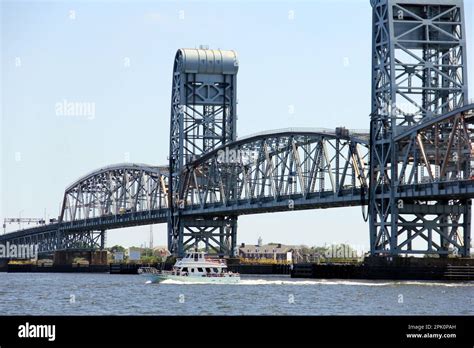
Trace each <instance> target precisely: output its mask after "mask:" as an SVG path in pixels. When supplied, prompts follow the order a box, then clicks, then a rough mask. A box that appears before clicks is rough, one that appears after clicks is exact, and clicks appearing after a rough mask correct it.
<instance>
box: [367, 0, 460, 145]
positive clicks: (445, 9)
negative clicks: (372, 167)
mask: <svg viewBox="0 0 474 348" xmlns="http://www.w3.org/2000/svg"><path fill="white" fill-rule="evenodd" d="M371 4H372V7H373V38H372V40H373V42H372V44H373V51H372V60H373V64H372V66H373V72H372V117H373V118H381V119H385V120H387V121H389V122H388V123H386V127H388V129H386V130H387V133H391V134H392V135H393V136H395V135H396V134H397V133H400V132H401V131H403V128H404V127H406V126H412V125H415V124H417V123H419V122H420V121H421V120H423V119H425V118H427V117H428V118H429V117H433V116H437V115H440V114H445V113H447V112H449V111H452V110H454V109H456V108H459V107H461V106H463V105H464V103H465V102H466V101H467V100H468V90H467V68H466V64H467V58H466V34H465V17H464V4H463V0H431V1H425V0H372V1H371Z"/></svg>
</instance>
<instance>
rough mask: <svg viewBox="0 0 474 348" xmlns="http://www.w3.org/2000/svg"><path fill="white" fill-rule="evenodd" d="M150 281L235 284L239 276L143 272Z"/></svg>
mask: <svg viewBox="0 0 474 348" xmlns="http://www.w3.org/2000/svg"><path fill="white" fill-rule="evenodd" d="M143 276H144V277H145V278H146V279H148V280H149V281H151V282H152V283H162V282H164V281H165V280H174V281H179V282H184V283H206V284H207V283H209V284H237V283H239V282H240V277H196V276H178V275H172V274H143Z"/></svg>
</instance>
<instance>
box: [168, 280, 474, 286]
mask: <svg viewBox="0 0 474 348" xmlns="http://www.w3.org/2000/svg"><path fill="white" fill-rule="evenodd" d="M160 284H163V285H204V284H206V285H209V283H207V282H196V281H181V280H172V279H167V280H165V281H163V282H161V283H160ZM210 285H227V286H229V285H231V286H253V285H259V286H265V285H289V286H315V285H319V286H324V285H344V286H379V287H380V286H445V287H466V286H467V287H474V282H460V283H457V282H456V283H454V282H451V283H450V282H430V281H370V280H367V281H360V280H357V281H353V280H337V279H334V280H325V279H320V280H296V279H295V280H274V279H272V280H269V279H242V280H241V281H240V282H239V283H237V284H219V283H215V284H210Z"/></svg>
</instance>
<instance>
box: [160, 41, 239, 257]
mask: <svg viewBox="0 0 474 348" xmlns="http://www.w3.org/2000/svg"><path fill="white" fill-rule="evenodd" d="M237 71H238V60H237V55H236V53H235V52H234V51H222V50H210V49H207V48H203V47H201V48H200V49H181V50H179V51H178V52H177V54H176V58H175V62H174V70H173V90H172V96H171V98H172V100H171V125H170V154H169V167H170V178H169V189H168V190H169V192H168V193H169V196H168V197H169V206H170V214H169V220H168V250H170V251H171V252H172V253H173V254H175V255H178V256H183V254H184V252H185V251H186V250H187V249H190V248H195V247H198V245H199V243H204V246H205V249H206V251H211V252H215V253H218V254H220V255H233V253H234V250H235V247H236V234H237V216H208V215H206V216H202V217H198V218H196V217H195V216H194V217H192V218H186V217H185V216H182V214H181V213H182V209H183V208H184V205H185V203H191V204H192V203H194V202H185V201H184V200H186V197H185V194H184V192H183V191H184V188H185V187H186V182H185V181H186V180H189V178H186V177H183V176H182V175H181V174H182V171H183V169H184V168H185V167H186V165H187V164H189V163H190V162H192V161H193V160H195V159H197V158H199V157H200V156H202V155H204V154H206V153H208V152H210V151H212V150H214V149H216V148H217V147H219V146H224V145H225V144H227V143H230V142H232V141H235V140H236V136H237V133H236V124H237V123H236V121H237V107H236V105H237V100H236V91H237ZM215 174H216V175H218V173H215ZM203 178H204V176H203V177H202V178H199V177H197V178H193V179H195V180H196V181H195V182H198V183H199V185H208V186H211V189H212V190H215V191H216V192H219V190H220V189H221V188H220V187H217V186H216V184H215V183H213V182H209V181H207V182H205V181H204V179H203ZM200 179H201V180H200ZM213 186H216V187H213ZM210 249H212V250H210Z"/></svg>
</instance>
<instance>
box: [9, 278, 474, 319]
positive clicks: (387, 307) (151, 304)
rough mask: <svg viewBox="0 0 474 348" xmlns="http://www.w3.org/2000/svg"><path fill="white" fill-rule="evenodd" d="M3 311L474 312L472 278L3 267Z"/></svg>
mask: <svg viewBox="0 0 474 348" xmlns="http://www.w3.org/2000/svg"><path fill="white" fill-rule="evenodd" d="M401 296H402V297H403V298H402V297H401ZM74 300H75V301H74ZM402 300H403V301H402ZM400 301H402V303H399V302H400ZM0 313H1V314H2V315H397V314H401V315H402V314H403V315H405V314H410V315H473V314H474V282H462V283H454V282H452V283H448V282H426V281H424V282H421V281H420V282H417V281H406V282H400V281H363V280H357V281H351V280H316V279H312V280H301V279H291V278H289V277H275V276H260V275H259V276H245V275H243V276H242V282H241V284H237V285H218V284H186V283H181V282H176V281H169V280H168V281H165V283H162V284H146V283H145V279H144V278H142V277H140V276H137V275H109V274H71V273H56V274H55V273H0Z"/></svg>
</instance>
